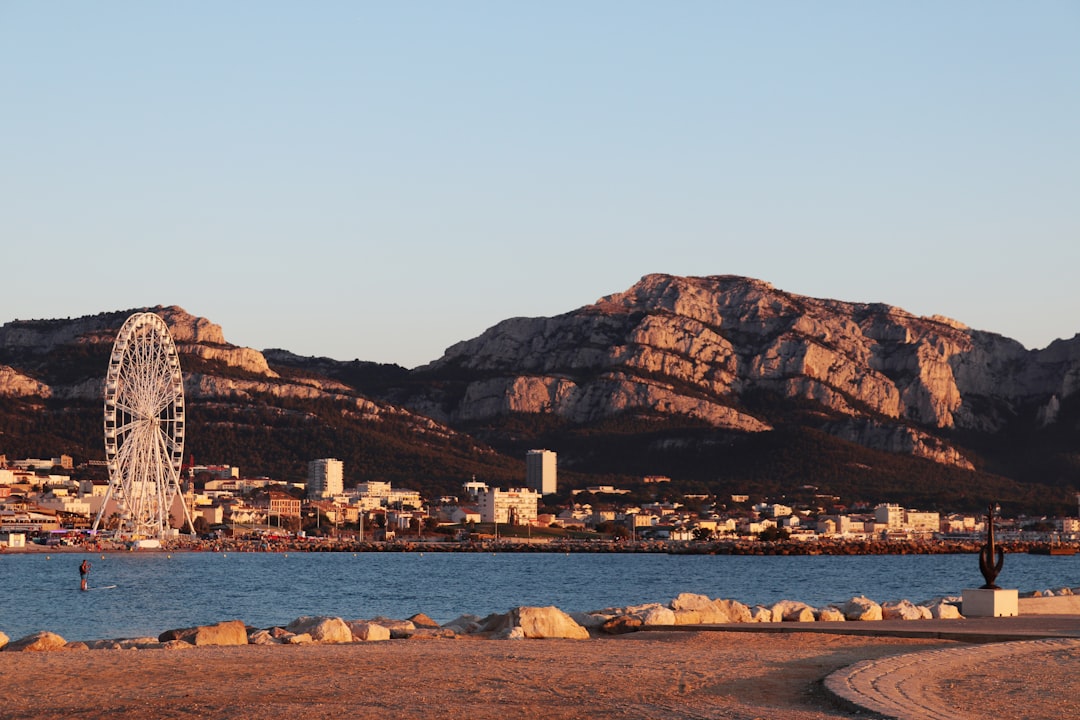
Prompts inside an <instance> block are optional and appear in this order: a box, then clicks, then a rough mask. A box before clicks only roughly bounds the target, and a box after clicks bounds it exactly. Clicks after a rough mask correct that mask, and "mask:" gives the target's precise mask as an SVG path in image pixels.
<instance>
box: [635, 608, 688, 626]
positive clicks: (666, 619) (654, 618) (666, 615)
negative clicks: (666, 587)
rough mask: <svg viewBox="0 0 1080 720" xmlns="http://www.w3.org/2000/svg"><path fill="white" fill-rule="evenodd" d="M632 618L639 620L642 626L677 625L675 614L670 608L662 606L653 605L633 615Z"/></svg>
mask: <svg viewBox="0 0 1080 720" xmlns="http://www.w3.org/2000/svg"><path fill="white" fill-rule="evenodd" d="M634 617H637V618H640V619H641V624H642V625H677V624H678V623H677V622H676V620H675V613H674V611H672V609H671V608H668V607H664V606H663V605H654V606H650V607H648V608H645V609H644V610H642V611H641V612H639V613H634Z"/></svg>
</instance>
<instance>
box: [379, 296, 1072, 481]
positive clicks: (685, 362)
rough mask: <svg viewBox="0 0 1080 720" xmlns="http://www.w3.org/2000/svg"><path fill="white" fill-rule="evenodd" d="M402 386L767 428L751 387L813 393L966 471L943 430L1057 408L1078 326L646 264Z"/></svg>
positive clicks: (892, 439) (424, 406)
mask: <svg viewBox="0 0 1080 720" xmlns="http://www.w3.org/2000/svg"><path fill="white" fill-rule="evenodd" d="M417 375H418V376H421V377H423V378H425V379H426V380H427V383H426V385H425V386H424V388H423V389H422V391H421V392H419V393H416V394H413V395H410V396H405V397H400V396H399V399H400V400H401V401H402V402H404V403H405V404H406V405H409V406H411V407H413V408H415V409H416V410H418V411H419V412H422V413H424V414H426V415H428V416H430V417H433V418H437V419H439V420H441V421H444V422H448V423H451V424H453V423H461V422H468V421H478V420H479V421H484V420H490V419H492V418H496V417H498V416H500V415H506V414H510V413H540V414H547V413H550V414H554V415H556V416H558V417H561V418H565V419H566V420H568V421H571V422H574V423H590V422H597V421H599V420H602V419H604V418H610V417H613V416H617V415H622V414H626V413H648V414H661V415H678V416H685V417H688V418H694V419H698V420H701V421H703V422H705V423H707V424H708V425H710V426H712V427H715V428H722V429H726V430H735V431H740V432H747V433H758V432H766V431H769V430H771V429H773V424H772V422H771V421H770V420H769V418H767V417H765V416H764V415H762V414H761V413H755V412H754V411H753V410H752V409H751V408H750V407H749V406H748V405H747V403H746V401H745V399H746V397H747V396H749V395H752V394H754V393H762V392H765V393H770V394H773V395H776V396H778V397H780V398H784V399H787V400H790V401H798V402H806V403H812V404H814V405H816V406H817V408H818V409H819V410H820V422H819V423H818V427H820V428H821V429H822V430H824V431H825V432H828V433H829V434H831V435H835V436H837V437H840V438H843V439H845V440H850V441H852V442H856V443H858V444H860V445H864V446H866V447H870V448H874V449H879V450H886V451H889V452H901V453H910V454H913V455H916V456H919V457H925V458H928V459H931V460H934V461H935V462H940V463H946V464H951V465H956V466H959V467H963V468H966V469H973V467H974V465H973V463H972V460H971V459H970V458H969V457H967V456H966V455H965V453H964V452H963V451H961V450H959V449H957V448H956V447H955V446H954V444H953V443H952V442H950V441H949V436H950V435H951V434H953V433H955V432H957V431H971V432H976V433H989V434H993V433H997V432H1001V431H1003V430H1005V429H1006V428H1007V427H1008V426H1009V424H1010V423H1012V422H1014V421H1015V420H1016V418H1017V417H1020V416H1023V415H1025V414H1030V413H1031V412H1036V413H1037V416H1038V418H1039V419H1040V421H1041V422H1044V423H1045V422H1049V421H1052V420H1053V419H1054V416H1055V413H1056V412H1057V410H1058V409H1059V408H1060V404H1061V401H1062V400H1063V399H1066V398H1070V397H1072V396H1073V395H1075V394H1076V392H1077V389H1078V388H1080V336H1078V337H1075V338H1073V339H1072V340H1069V341H1057V342H1055V343H1054V344H1052V345H1051V346H1050V347H1048V348H1046V349H1044V350H1026V349H1025V348H1024V347H1023V346H1022V345H1020V344H1019V343H1017V342H1016V341H1014V340H1010V339H1008V338H1004V337H1002V336H1000V335H995V334H993V333H989V332H982V331H978V330H972V329H970V328H967V327H965V326H964V325H962V324H961V323H958V322H956V321H953V320H949V319H948V318H944V317H939V316H935V317H917V316H914V315H911V314H910V313H907V312H904V311H903V310H901V309H899V308H895V307H891V306H888V305H876V304H875V305H868V304H855V303H847V302H841V301H837V300H823V299H817V298H810V297H804V296H800V295H795V294H792V293H786V292H783V291H780V290H777V289H775V288H774V287H773V286H771V285H769V284H768V283H765V282H762V281H760V280H753V279H749V278H743V277H734V276H718V277H701V278H699V277H673V276H669V275H649V276H646V277H644V278H642V280H641V281H640V282H638V283H637V284H636V285H634V286H633V287H631V288H630V289H629V290H627V291H626V292H623V293H618V294H615V295H611V296H608V297H605V298H602V299H600V300H599V301H598V302H597V303H595V304H594V305H590V306H587V307H584V308H581V309H579V310H575V311H573V312H570V313H567V314H564V315H560V316H558V317H553V318H514V319H510V320H506V321H503V322H501V323H499V324H498V325H495V326H494V327H492V328H491V329H489V330H488V331H486V332H485V333H483V334H482V335H481V336H479V337H477V338H474V339H472V340H467V341H464V342H461V343H458V344H456V345H454V346H453V347H451V348H449V349H448V350H447V351H446V354H445V355H444V356H443V357H442V358H440V359H439V360H437V361H435V362H434V363H432V364H430V365H428V366H426V367H424V368H421V369H419V370H418V371H417Z"/></svg>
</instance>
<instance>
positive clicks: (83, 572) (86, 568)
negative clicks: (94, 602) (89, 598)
mask: <svg viewBox="0 0 1080 720" xmlns="http://www.w3.org/2000/svg"><path fill="white" fill-rule="evenodd" d="M89 574H90V561H89V560H85V559H84V560H83V561H82V565H80V566H79V581H80V582H79V589H80V590H89V588H88V587H86V577H87V576H88V575H89Z"/></svg>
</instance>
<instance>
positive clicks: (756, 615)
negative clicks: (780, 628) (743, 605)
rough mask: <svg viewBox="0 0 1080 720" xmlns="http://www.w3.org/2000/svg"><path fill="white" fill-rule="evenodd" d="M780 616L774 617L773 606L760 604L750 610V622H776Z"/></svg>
mask: <svg viewBox="0 0 1080 720" xmlns="http://www.w3.org/2000/svg"><path fill="white" fill-rule="evenodd" d="M778 620H779V618H774V617H773V613H772V608H767V607H765V606H764V605H758V606H756V607H755V608H754V609H753V610H751V611H750V622H776V621H778Z"/></svg>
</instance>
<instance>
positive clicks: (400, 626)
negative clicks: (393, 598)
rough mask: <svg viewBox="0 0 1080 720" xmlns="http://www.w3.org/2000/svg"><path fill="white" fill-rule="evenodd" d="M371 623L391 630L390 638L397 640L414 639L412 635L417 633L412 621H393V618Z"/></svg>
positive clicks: (374, 619) (380, 618)
mask: <svg viewBox="0 0 1080 720" xmlns="http://www.w3.org/2000/svg"><path fill="white" fill-rule="evenodd" d="M361 622H362V621H361ZM370 622H373V623H377V624H379V625H382V626H383V627H384V628H386V629H387V630H389V631H390V637H391V638H394V639H395V640H402V639H406V638H409V637H412V634H413V633H414V632H416V624H415V623H414V622H413V621H412V620H393V619H391V618H384V617H377V618H373V619H372V620H370Z"/></svg>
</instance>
